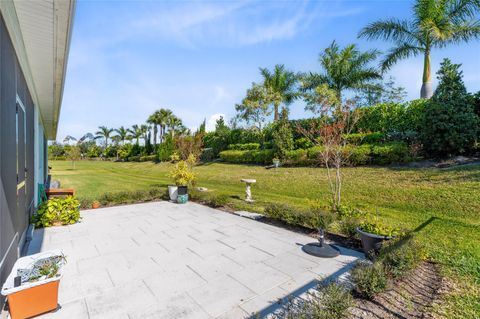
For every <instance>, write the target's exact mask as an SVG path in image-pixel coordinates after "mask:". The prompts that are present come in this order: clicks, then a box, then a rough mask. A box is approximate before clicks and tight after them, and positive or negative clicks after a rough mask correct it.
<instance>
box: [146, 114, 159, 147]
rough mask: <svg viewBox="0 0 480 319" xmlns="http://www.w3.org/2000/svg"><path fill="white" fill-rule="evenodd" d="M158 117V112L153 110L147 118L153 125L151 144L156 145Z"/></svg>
mask: <svg viewBox="0 0 480 319" xmlns="http://www.w3.org/2000/svg"><path fill="white" fill-rule="evenodd" d="M159 118H160V112H159V111H155V112H154V113H153V114H152V115H150V116H149V117H148V119H147V123H149V124H151V125H152V126H153V146H156V145H157V134H158V125H159V124H160V123H159V122H160V121H159Z"/></svg>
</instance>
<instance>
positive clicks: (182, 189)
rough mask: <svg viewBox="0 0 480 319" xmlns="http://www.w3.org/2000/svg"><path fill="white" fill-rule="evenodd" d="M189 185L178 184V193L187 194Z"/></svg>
mask: <svg viewBox="0 0 480 319" xmlns="http://www.w3.org/2000/svg"><path fill="white" fill-rule="evenodd" d="M187 194H188V187H187V186H178V195H187Z"/></svg>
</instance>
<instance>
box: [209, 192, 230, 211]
mask: <svg viewBox="0 0 480 319" xmlns="http://www.w3.org/2000/svg"><path fill="white" fill-rule="evenodd" d="M207 204H208V205H209V206H211V207H214V208H216V207H223V206H225V205H227V204H228V196H227V195H225V194H210V195H209V196H208V198H207Z"/></svg>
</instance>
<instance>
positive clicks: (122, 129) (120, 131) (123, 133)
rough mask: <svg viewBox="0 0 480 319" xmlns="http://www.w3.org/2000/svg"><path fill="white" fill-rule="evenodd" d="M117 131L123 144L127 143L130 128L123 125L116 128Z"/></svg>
mask: <svg viewBox="0 0 480 319" xmlns="http://www.w3.org/2000/svg"><path fill="white" fill-rule="evenodd" d="M115 132H116V133H117V136H118V138H119V140H120V141H121V142H122V144H123V145H125V141H126V140H127V138H128V129H126V128H125V127H123V126H120V127H119V128H117V129H115Z"/></svg>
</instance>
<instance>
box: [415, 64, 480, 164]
mask: <svg viewBox="0 0 480 319" xmlns="http://www.w3.org/2000/svg"><path fill="white" fill-rule="evenodd" d="M460 66H461V65H460V64H453V63H451V62H450V60H449V59H444V60H443V62H442V63H441V67H440V70H439V71H438V72H437V78H438V80H439V83H438V86H437V88H436V89H435V92H434V94H433V96H432V98H431V100H430V103H429V105H428V107H427V108H426V111H425V114H424V117H423V123H422V124H423V126H422V134H421V138H422V141H423V144H424V145H423V146H424V148H425V150H426V151H427V152H429V154H430V155H441V156H443V155H455V154H462V153H467V152H469V151H471V150H472V149H473V148H474V145H475V143H476V140H477V138H478V134H479V132H480V129H479V127H480V119H479V118H478V116H477V115H476V114H475V110H474V108H475V102H474V99H473V98H472V97H471V96H470V95H469V94H468V93H467V89H466V87H465V84H464V83H463V80H462V77H463V74H462V71H460Z"/></svg>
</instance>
